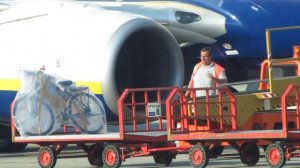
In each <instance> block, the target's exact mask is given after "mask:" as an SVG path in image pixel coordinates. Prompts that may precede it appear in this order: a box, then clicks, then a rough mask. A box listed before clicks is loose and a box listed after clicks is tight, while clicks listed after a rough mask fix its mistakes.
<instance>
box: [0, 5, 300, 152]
mask: <svg viewBox="0 0 300 168" xmlns="http://www.w3.org/2000/svg"><path fill="white" fill-rule="evenodd" d="M1 3H2V4H0V11H1V12H0V37H1V38H0V46H1V57H2V58H3V57H4V58H5V59H3V60H5V63H1V66H0V104H1V106H0V138H1V139H0V151H20V150H22V149H24V148H25V147H26V144H18V145H19V146H18V145H17V144H13V143H11V141H10V136H11V135H10V127H9V126H10V114H9V112H10V108H9V107H10V104H11V102H12V100H13V99H14V97H15V94H16V92H17V90H18V89H19V87H20V82H19V79H18V71H19V70H20V69H33V70H36V69H38V68H39V67H41V66H45V67H46V72H47V73H52V74H58V75H60V76H63V77H65V78H68V79H72V80H74V81H76V83H83V84H86V85H88V86H89V87H90V88H91V90H92V91H93V93H95V94H96V95H97V97H98V98H99V99H100V100H101V101H102V102H103V104H104V105H105V110H106V114H107V119H108V120H115V119H116V116H117V109H116V101H117V98H118V96H119V95H120V94H121V93H122V91H123V90H124V89H125V88H127V87H131V88H136V87H160V86H178V87H182V86H183V85H184V84H186V82H187V81H188V80H189V78H190V74H191V71H192V69H193V66H194V64H195V63H196V62H197V61H199V58H198V55H199V50H200V49H201V48H202V47H204V46H211V47H213V48H214V49H215V50H214V60H215V61H216V62H218V63H220V64H221V65H222V66H224V67H225V68H226V74H227V76H228V79H229V81H230V82H231V81H239V80H247V79H251V78H256V77H258V67H259V65H260V62H261V61H262V60H263V59H265V58H266V48H265V37H264V36H265V34H264V32H265V29H266V28H273V27H282V26H294V25H299V23H300V16H299V15H297V11H298V8H297V6H299V3H300V2H298V1H294V0H274V1H268V0H235V1H234V2H233V1H230V0H175V1H154V0H152V1H149V0H142V1H140V0H139V1H137V0H117V1H108V0H103V1H100V0H94V1H92V0H90V1H85V0H79V1H43V2H42V3H39V2H35V1H33V2H24V3H23V2H19V1H17V2H16V1H11V2H10V1H3V2H1ZM291 34H295V32H293V33H291V32H283V33H280V34H272V39H273V41H274V43H272V51H273V57H275V58H281V57H288V56H291V55H292V50H291V47H292V46H293V45H297V43H296V40H297V38H296V37H295V36H292V35H291ZM16 60H17V61H16ZM253 72H257V76H256V75H253V74H255V73H253ZM141 115H142V114H141Z"/></svg>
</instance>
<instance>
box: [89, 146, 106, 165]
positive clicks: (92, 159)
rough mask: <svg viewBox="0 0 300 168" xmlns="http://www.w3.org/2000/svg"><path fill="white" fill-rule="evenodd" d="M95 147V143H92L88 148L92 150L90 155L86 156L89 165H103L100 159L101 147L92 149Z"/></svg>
mask: <svg viewBox="0 0 300 168" xmlns="http://www.w3.org/2000/svg"><path fill="white" fill-rule="evenodd" d="M95 147H96V145H95V144H93V145H92V146H91V147H90V149H91V150H92V151H94V152H93V153H92V154H91V155H89V156H88V160H89V163H90V165H92V166H96V167H102V166H103V160H102V156H101V154H102V151H103V149H102V148H99V149H94V148H95Z"/></svg>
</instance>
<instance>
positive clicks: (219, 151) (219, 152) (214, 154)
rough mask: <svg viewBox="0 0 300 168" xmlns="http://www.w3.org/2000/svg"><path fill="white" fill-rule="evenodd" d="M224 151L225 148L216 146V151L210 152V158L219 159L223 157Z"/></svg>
mask: <svg viewBox="0 0 300 168" xmlns="http://www.w3.org/2000/svg"><path fill="white" fill-rule="evenodd" d="M223 151H224V146H216V147H215V148H214V149H210V150H209V154H210V155H209V157H210V158H217V157H219V156H220V155H222V153H223Z"/></svg>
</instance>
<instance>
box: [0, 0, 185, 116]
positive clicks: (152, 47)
mask: <svg viewBox="0 0 300 168" xmlns="http://www.w3.org/2000/svg"><path fill="white" fill-rule="evenodd" d="M0 48H1V54H0V55H1V58H2V61H1V65H0V97H1V96H5V95H4V94H1V92H2V91H3V90H6V91H11V92H16V91H17V90H18V88H19V80H18V79H19V77H18V71H19V70H21V69H29V70H38V69H39V68H40V67H42V66H45V67H46V73H49V74H56V75H58V76H61V77H64V78H67V79H71V80H74V81H76V82H77V83H82V84H85V85H88V86H89V87H90V88H91V90H92V91H93V93H94V94H96V95H97V96H99V97H100V99H101V100H102V96H103V101H104V102H105V104H106V105H107V107H108V108H107V109H109V111H111V112H113V113H114V114H116V115H117V112H118V111H117V99H118V97H119V95H120V94H121V93H122V91H123V90H124V89H125V88H140V87H161V86H182V84H183V79H184V63H183V58H182V53H181V50H180V48H179V46H178V44H177V42H176V40H175V38H174V37H173V36H172V35H171V34H170V33H169V32H168V31H167V30H166V29H165V28H164V27H162V26H161V25H160V24H158V23H156V22H154V21H153V20H151V19H148V18H145V17H142V16H139V15H134V14H130V13H125V12H113V11H107V10H104V9H102V8H100V7H96V6H89V5H85V4H82V3H76V2H69V1H67V2H64V1H33V2H26V3H22V4H18V5H16V6H15V7H12V8H10V9H7V10H4V11H2V12H1V13H0ZM1 86H2V88H1ZM4 86H5V88H3V87H4ZM1 90H2V91H1ZM101 95H102V96H101ZM7 101H11V99H8V100H7ZM3 104H5V103H4V102H0V105H1V106H3ZM7 104H8V103H7ZM7 104H6V105H7ZM5 109H6V107H5ZM3 113H9V106H8V107H7V111H0V114H1V115H0V117H1V116H9V115H5V114H3ZM107 115H109V114H108V113H107ZM7 120H9V118H7Z"/></svg>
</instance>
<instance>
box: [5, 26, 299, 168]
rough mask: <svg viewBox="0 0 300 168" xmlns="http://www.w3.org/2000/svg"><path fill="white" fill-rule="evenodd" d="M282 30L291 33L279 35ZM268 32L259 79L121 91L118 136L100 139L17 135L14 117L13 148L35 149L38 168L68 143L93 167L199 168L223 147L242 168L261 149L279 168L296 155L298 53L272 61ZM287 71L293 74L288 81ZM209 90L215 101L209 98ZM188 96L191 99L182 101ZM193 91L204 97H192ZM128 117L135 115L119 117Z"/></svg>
mask: <svg viewBox="0 0 300 168" xmlns="http://www.w3.org/2000/svg"><path fill="white" fill-rule="evenodd" d="M286 29H290V28H281V29H280V30H286ZM276 30H279V29H276ZM271 31H274V29H268V30H267V31H266V35H267V48H268V59H267V60H265V61H264V62H263V63H262V66H261V78H260V80H256V81H247V82H239V83H229V84H226V85H224V86H220V87H214V88H189V89H182V88H177V87H164V88H141V89H126V90H125V91H124V92H123V94H122V95H121V96H120V98H119V100H118V114H119V116H118V117H119V124H118V126H115V127H117V129H114V130H113V129H110V127H111V126H110V125H108V133H102V134H86V133H80V132H78V131H75V132H74V131H71V129H69V128H68V126H67V125H64V128H65V129H64V131H63V133H55V132H54V133H52V134H49V135H35V136H21V135H20V134H19V133H18V132H17V130H16V127H15V124H14V118H13V117H12V125H11V126H12V135H13V137H12V138H13V141H14V142H16V143H33V144H38V145H39V146H40V149H39V151H38V163H39V165H40V167H42V168H53V167H55V164H56V161H57V156H58V155H59V154H60V152H61V151H62V150H63V149H64V148H65V147H66V146H68V145H70V144H76V145H77V146H79V147H80V148H82V149H83V151H84V152H85V153H86V157H87V158H88V161H89V163H90V164H91V165H94V166H97V167H102V166H103V167H109V168H118V167H120V166H121V164H122V161H125V159H127V158H131V157H141V156H149V155H151V156H153V158H154V161H155V162H156V163H157V164H158V165H159V166H168V165H170V164H171V162H172V159H173V158H175V157H176V155H177V154H178V153H188V156H189V158H188V159H189V162H190V164H191V165H192V166H193V167H198V168H199V167H200V168H202V167H206V166H207V164H208V162H209V159H210V158H212V157H218V156H220V155H222V152H223V149H224V147H226V146H232V147H233V148H234V149H236V150H237V152H238V154H239V156H240V159H241V161H242V163H243V164H245V165H247V166H254V165H255V164H256V163H257V162H258V160H259V157H260V153H259V146H262V147H263V148H264V149H265V157H266V160H267V162H268V164H269V166H270V167H276V168H280V167H283V166H284V165H285V163H286V161H287V160H289V159H290V158H292V157H299V156H300V152H299V151H300V109H299V107H300V104H299V103H300V100H299V99H300V95H299V90H300V76H299V75H300V74H299V73H300V69H299V68H300V46H296V47H294V55H293V57H292V58H286V59H271V54H270V50H269V49H270V32H271ZM286 69H288V72H292V73H294V74H292V75H290V74H289V75H288V76H287V77H286V75H285V74H286V72H287V70H286ZM273 72H277V73H276V74H273ZM280 74H283V76H280ZM276 75H277V76H276ZM250 83H257V84H258V87H257V88H256V89H255V90H254V91H244V92H242V91H240V92H232V91H231V90H230V89H229V86H230V87H232V86H234V85H241V84H243V85H246V84H250ZM212 89H214V90H217V93H218V94H217V95H216V96H209V94H208V93H209V90H212ZM187 90H189V91H190V92H191V97H185V95H184V92H185V91H187ZM197 90H204V91H205V92H206V96H204V97H200V98H198V97H196V91H197ZM128 110H129V111H130V112H131V114H132V115H131V116H124V111H128ZM12 111H13V108H12ZM140 111H144V112H145V115H143V116H140V113H138V112H140ZM81 157H82V156H81ZM224 164H225V163H224Z"/></svg>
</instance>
